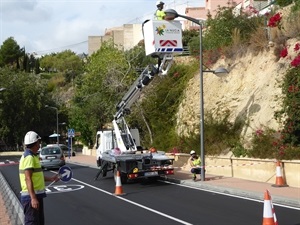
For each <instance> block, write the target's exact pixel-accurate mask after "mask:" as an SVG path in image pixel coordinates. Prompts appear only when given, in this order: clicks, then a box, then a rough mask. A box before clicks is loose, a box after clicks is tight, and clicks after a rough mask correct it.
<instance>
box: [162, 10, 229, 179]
mask: <svg viewBox="0 0 300 225" xmlns="http://www.w3.org/2000/svg"><path fill="white" fill-rule="evenodd" d="M165 14H166V16H165V19H166V20H173V19H175V18H177V17H182V18H184V19H187V20H189V21H192V22H194V23H195V24H198V25H199V26H200V29H199V38H200V45H199V46H200V47H199V59H200V154H201V155H200V157H201V163H202V166H201V181H205V148H204V99H203V72H209V73H214V74H215V75H221V74H225V73H226V74H228V71H227V70H226V69H224V68H218V69H216V70H203V53H202V28H203V24H202V23H201V21H200V20H197V19H195V18H192V17H189V16H185V15H180V14H178V13H177V12H176V11H175V10H174V9H167V10H165Z"/></svg>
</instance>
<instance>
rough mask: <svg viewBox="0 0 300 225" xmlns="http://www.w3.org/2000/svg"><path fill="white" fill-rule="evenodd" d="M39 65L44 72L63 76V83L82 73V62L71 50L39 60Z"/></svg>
mask: <svg viewBox="0 0 300 225" xmlns="http://www.w3.org/2000/svg"><path fill="white" fill-rule="evenodd" d="M40 65H41V67H42V68H44V69H45V70H46V71H48V72H50V71H52V72H53V71H55V72H60V73H63V74H64V77H65V81H66V82H70V81H71V80H73V79H75V77H76V76H78V75H79V74H80V73H82V71H83V65H84V64H83V61H82V60H81V59H80V57H79V56H77V55H76V54H75V53H74V52H72V51H71V50H65V51H63V52H60V53H55V54H51V55H46V56H44V57H42V58H41V60H40Z"/></svg>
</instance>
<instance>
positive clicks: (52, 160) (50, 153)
mask: <svg viewBox="0 0 300 225" xmlns="http://www.w3.org/2000/svg"><path fill="white" fill-rule="evenodd" d="M40 163H41V166H42V168H43V169H50V168H59V167H61V166H64V165H65V164H66V161H65V156H64V153H63V151H62V149H61V148H60V147H59V146H58V145H51V146H46V147H43V148H42V149H41V151H40Z"/></svg>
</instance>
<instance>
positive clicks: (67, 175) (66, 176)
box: [58, 166, 73, 182]
mask: <svg viewBox="0 0 300 225" xmlns="http://www.w3.org/2000/svg"><path fill="white" fill-rule="evenodd" d="M58 174H59V177H60V180H61V181H63V182H68V181H70V180H71V179H72V176H73V172H72V170H71V168H70V167H68V166H62V167H60V168H59V170H58Z"/></svg>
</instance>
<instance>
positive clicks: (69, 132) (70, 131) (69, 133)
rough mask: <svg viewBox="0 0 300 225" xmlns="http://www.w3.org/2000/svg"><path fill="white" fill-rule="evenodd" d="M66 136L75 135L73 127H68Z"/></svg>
mask: <svg viewBox="0 0 300 225" xmlns="http://www.w3.org/2000/svg"><path fill="white" fill-rule="evenodd" d="M68 137H75V130H74V129H68Z"/></svg>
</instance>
